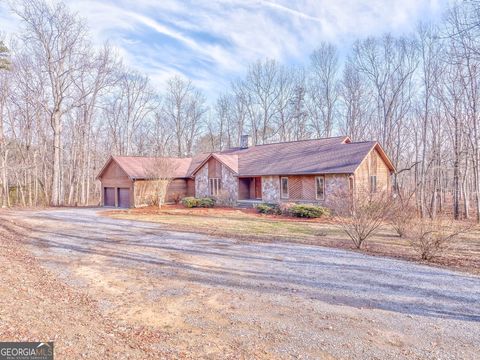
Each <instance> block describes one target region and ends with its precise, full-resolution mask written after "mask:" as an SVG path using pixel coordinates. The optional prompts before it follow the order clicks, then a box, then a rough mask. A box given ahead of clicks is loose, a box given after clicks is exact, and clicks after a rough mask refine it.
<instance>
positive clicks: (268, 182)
mask: <svg viewBox="0 0 480 360" xmlns="http://www.w3.org/2000/svg"><path fill="white" fill-rule="evenodd" d="M262 201H264V202H266V203H278V202H280V177H279V176H262Z"/></svg>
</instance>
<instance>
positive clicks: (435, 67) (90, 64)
mask: <svg viewBox="0 0 480 360" xmlns="http://www.w3.org/2000/svg"><path fill="white" fill-rule="evenodd" d="M13 11H14V12H15V14H17V15H18V16H19V17H20V18H21V19H22V23H23V31H22V32H21V33H19V34H13V35H12V36H11V37H10V38H9V39H6V38H5V37H4V41H2V42H1V43H0V183H1V187H0V188H1V189H0V193H1V198H0V202H1V205H2V206H12V205H22V206H36V205H47V204H51V205H63V204H66V205H88V204H97V203H98V201H99V188H98V184H97V183H96V182H95V176H96V174H97V173H98V171H99V170H100V167H101V166H102V165H103V163H104V162H105V161H106V159H107V158H108V156H110V154H116V155H154V156H180V157H184V156H190V155H192V154H195V153H198V152H202V151H213V150H223V149H227V148H230V147H234V146H238V144H239V139H240V135H242V134H244V133H245V134H250V135H251V138H252V141H253V143H254V144H266V143H270V142H279V141H293V140H303V139H309V138H319V137H328V136H334V135H339V134H345V135H349V136H350V137H351V138H352V140H354V141H362V140H372V139H375V140H378V141H379V142H380V143H381V144H382V145H383V146H384V148H385V149H386V151H387V153H388V154H389V156H390V157H391V159H392V161H393V162H394V164H395V166H396V168H397V174H396V175H395V179H394V185H395V190H396V191H397V192H398V193H399V194H400V195H401V196H405V197H408V198H412V201H413V202H415V205H416V207H417V209H418V211H419V212H420V213H421V214H422V215H423V216H424V217H428V216H429V217H435V216H436V215H437V214H439V213H445V212H447V213H451V215H452V216H453V217H454V218H456V219H460V218H472V217H476V219H477V221H480V183H479V182H480V169H479V161H480V153H479V133H478V132H479V129H478V126H479V111H480V103H479V102H480V88H479V81H480V44H479V40H480V34H479V31H480V23H479V20H478V19H480V16H479V15H480V14H479V11H480V4H479V3H478V2H475V1H474V2H468V3H461V4H459V5H457V6H455V7H452V8H451V9H450V10H449V11H448V12H447V13H446V14H445V19H444V20H443V21H442V22H441V23H440V24H429V23H424V24H419V25H418V27H417V30H416V31H415V32H414V33H412V34H410V35H409V36H405V37H395V36H392V35H390V34H383V35H379V36H377V37H370V38H365V39H358V40H357V41H356V42H355V43H354V44H353V46H352V48H351V50H350V51H349V53H348V56H347V57H346V59H344V60H342V59H340V56H339V54H338V50H337V48H336V47H335V46H334V45H332V44H328V43H323V42H319V45H318V48H317V49H316V50H315V51H314V52H313V53H312V55H311V57H310V60H309V62H308V64H305V66H303V67H300V66H296V67H293V66H287V65H283V64H281V63H279V62H278V61H277V60H274V59H263V60H259V61H257V62H255V63H253V64H250V65H249V66H248V69H247V71H246V74H245V76H244V77H242V78H241V79H237V80H236V81H234V82H233V83H232V84H231V86H230V87H229V88H227V89H224V91H223V94H222V95H221V96H219V97H218V99H216V101H211V99H210V101H209V102H208V101H207V99H206V97H205V95H204V94H202V92H201V91H200V90H199V89H197V88H195V86H194V85H193V83H192V81H190V80H189V79H187V78H182V77H179V76H174V77H172V78H170V79H169V80H168V81H167V82H166V83H165V84H160V85H158V84H156V85H157V86H156V87H154V86H153V85H152V83H151V81H150V80H149V78H148V76H147V75H146V74H141V73H138V72H137V71H135V70H133V69H131V68H128V67H127V66H126V65H125V64H123V63H122V59H121V58H120V57H119V55H118V54H117V53H116V52H115V50H114V49H113V48H112V47H111V46H109V45H108V44H105V45H104V46H103V47H100V48H99V47H98V46H94V45H93V43H92V41H91V34H90V33H89V31H88V28H87V27H86V25H85V23H84V21H83V20H82V19H81V18H79V17H78V16H77V15H76V14H74V13H72V12H71V11H70V10H69V9H68V7H67V6H65V5H64V4H63V3H61V2H59V3H56V4H54V5H49V4H47V3H46V2H45V1H44V0H23V1H19V2H17V3H16V4H15V5H14V7H13ZM412 194H413V195H414V196H411V195H412Z"/></svg>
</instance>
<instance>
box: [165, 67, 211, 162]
mask: <svg viewBox="0 0 480 360" xmlns="http://www.w3.org/2000/svg"><path fill="white" fill-rule="evenodd" d="M205 111H206V108H205V98H204V96H203V94H202V93H201V92H200V91H198V90H197V89H195V88H194V86H193V85H192V82H191V81H190V80H185V79H182V78H181V77H179V76H174V77H173V78H170V79H169V80H168V81H167V89H166V91H165V95H164V103H163V112H164V114H165V119H167V121H169V122H170V123H171V125H172V129H173V133H174V137H175V140H176V148H177V151H176V153H177V156H180V157H183V156H186V155H191V154H192V151H193V143H194V141H195V139H196V137H197V136H198V135H199V133H200V130H201V128H202V121H203V116H204V114H205Z"/></svg>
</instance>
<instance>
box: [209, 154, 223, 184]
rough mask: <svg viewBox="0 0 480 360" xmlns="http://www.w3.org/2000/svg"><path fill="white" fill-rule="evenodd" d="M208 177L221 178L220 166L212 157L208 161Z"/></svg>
mask: <svg viewBox="0 0 480 360" xmlns="http://www.w3.org/2000/svg"><path fill="white" fill-rule="evenodd" d="M208 177H209V178H219V179H220V178H221V177H222V164H221V163H220V162H219V161H218V160H217V159H215V158H213V157H212V158H210V160H208Z"/></svg>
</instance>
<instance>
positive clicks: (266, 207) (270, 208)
mask: <svg viewBox="0 0 480 360" xmlns="http://www.w3.org/2000/svg"><path fill="white" fill-rule="evenodd" d="M255 208H256V209H257V211H258V212H259V213H260V214H267V215H280V214H281V213H282V211H281V210H280V207H279V206H278V205H276V204H267V203H263V204H258V205H257V206H255Z"/></svg>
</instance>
